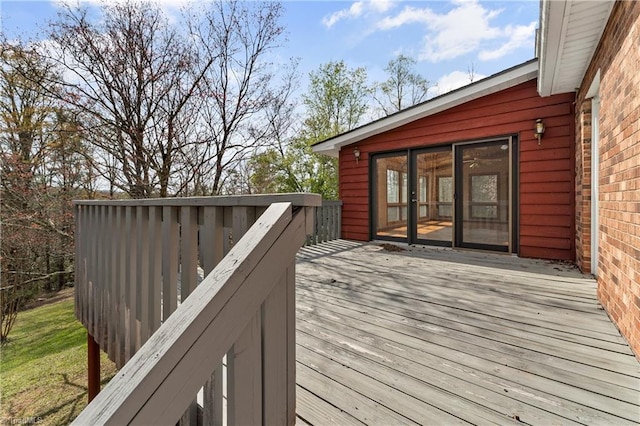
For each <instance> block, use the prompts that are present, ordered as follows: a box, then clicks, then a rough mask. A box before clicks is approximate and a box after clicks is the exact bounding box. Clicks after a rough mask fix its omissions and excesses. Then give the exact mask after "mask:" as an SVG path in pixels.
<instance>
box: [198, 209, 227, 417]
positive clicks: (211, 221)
mask: <svg viewBox="0 0 640 426" xmlns="http://www.w3.org/2000/svg"><path fill="white" fill-rule="evenodd" d="M202 222H203V223H202V228H201V237H200V238H201V249H200V250H201V253H202V268H203V270H204V276H205V277H206V276H207V275H209V273H210V272H211V271H213V269H214V267H215V266H216V265H217V264H218V263H219V262H220V261H221V260H222V258H223V256H224V253H223V250H224V229H223V227H224V210H223V208H221V207H205V208H204V210H203V216H202ZM217 364H218V365H217V367H216V368H215V370H214V372H213V374H212V375H211V378H210V379H209V381H207V383H206V384H205V386H204V389H203V423H204V424H206V425H213V426H221V425H222V424H223V365H222V359H220V360H218V362H217Z"/></svg>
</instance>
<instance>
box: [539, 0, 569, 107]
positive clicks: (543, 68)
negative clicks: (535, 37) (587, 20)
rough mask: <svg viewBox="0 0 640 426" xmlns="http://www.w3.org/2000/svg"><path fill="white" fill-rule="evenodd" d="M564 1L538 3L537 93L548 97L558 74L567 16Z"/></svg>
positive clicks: (543, 0)
mask: <svg viewBox="0 0 640 426" xmlns="http://www.w3.org/2000/svg"><path fill="white" fill-rule="evenodd" d="M567 6H568V5H567V2H566V1H564V0H554V1H551V0H542V1H541V3H540V7H541V11H540V39H539V40H540V46H539V48H538V52H539V53H540V73H539V75H538V93H539V94H540V96H550V95H551V93H552V89H553V82H554V79H555V77H556V74H557V72H558V68H559V67H558V65H559V62H560V61H559V58H560V56H561V55H562V52H561V49H562V41H563V40H564V35H565V34H566V23H567V19H568V14H567V13H565V12H566V10H567Z"/></svg>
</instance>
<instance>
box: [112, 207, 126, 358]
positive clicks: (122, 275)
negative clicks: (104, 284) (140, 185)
mask: <svg viewBox="0 0 640 426" xmlns="http://www.w3.org/2000/svg"><path fill="white" fill-rule="evenodd" d="M125 209H126V207H123V206H116V224H117V227H116V229H117V233H118V254H119V256H118V259H117V269H116V274H117V277H118V330H117V334H118V336H117V348H118V349H117V352H118V353H117V358H116V360H115V362H116V366H117V367H118V368H122V366H123V365H124V364H125V362H126V361H127V357H126V352H127V350H126V335H127V333H128V330H129V328H128V327H127V323H126V311H127V306H126V300H127V291H128V289H127V264H126V262H127V247H128V245H129V244H128V237H129V234H127V229H126V226H125V216H126V215H125Z"/></svg>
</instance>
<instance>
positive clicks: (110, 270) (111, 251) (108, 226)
mask: <svg viewBox="0 0 640 426" xmlns="http://www.w3.org/2000/svg"><path fill="white" fill-rule="evenodd" d="M113 209H114V207H113V206H104V215H105V217H104V225H103V226H104V229H105V230H106V235H105V241H104V246H103V248H102V250H104V251H105V255H106V258H105V268H106V271H105V275H104V279H105V288H106V291H107V295H108V296H107V305H106V311H107V312H106V322H107V323H106V324H105V325H106V329H107V355H108V356H109V359H114V358H115V354H116V347H115V340H116V339H115V325H116V324H117V317H116V312H117V311H116V303H117V300H116V297H115V294H116V287H117V285H118V283H117V281H116V279H115V258H116V256H117V252H116V245H115V241H114V239H115V234H114V230H115V228H114V227H113V219H114V217H113Z"/></svg>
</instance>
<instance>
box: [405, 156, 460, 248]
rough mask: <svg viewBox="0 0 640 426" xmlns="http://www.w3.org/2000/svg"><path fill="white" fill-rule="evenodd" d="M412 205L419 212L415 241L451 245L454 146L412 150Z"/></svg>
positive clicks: (417, 213) (414, 233)
mask: <svg viewBox="0 0 640 426" xmlns="http://www.w3.org/2000/svg"><path fill="white" fill-rule="evenodd" d="M412 165H413V170H415V173H414V176H413V178H412V180H413V184H414V188H415V189H416V190H415V193H414V192H413V190H412V202H413V203H414V205H413V208H414V209H415V213H416V216H415V217H416V220H415V226H412V227H411V229H412V231H413V235H412V240H413V241H415V242H419V243H421V244H431V245H442V246H451V240H452V238H453V228H452V226H453V161H452V156H451V147H447V148H445V149H437V150H433V149H432V150H424V151H416V152H413V153H412Z"/></svg>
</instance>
